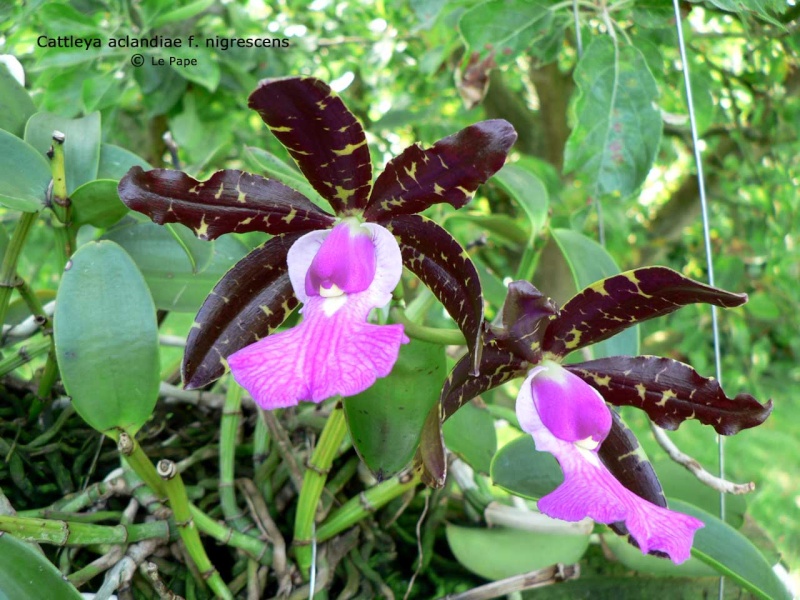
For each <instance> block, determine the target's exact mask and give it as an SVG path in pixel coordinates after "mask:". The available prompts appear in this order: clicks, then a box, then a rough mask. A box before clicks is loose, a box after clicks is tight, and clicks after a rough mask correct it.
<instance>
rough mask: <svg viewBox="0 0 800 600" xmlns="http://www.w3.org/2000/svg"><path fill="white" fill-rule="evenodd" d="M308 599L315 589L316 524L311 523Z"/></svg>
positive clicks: (311, 596) (311, 598) (312, 595)
mask: <svg viewBox="0 0 800 600" xmlns="http://www.w3.org/2000/svg"><path fill="white" fill-rule="evenodd" d="M308 587H309V589H308V600H313V598H314V594H315V593H316V591H317V524H316V523H312V524H311V574H310V576H309V578H308Z"/></svg>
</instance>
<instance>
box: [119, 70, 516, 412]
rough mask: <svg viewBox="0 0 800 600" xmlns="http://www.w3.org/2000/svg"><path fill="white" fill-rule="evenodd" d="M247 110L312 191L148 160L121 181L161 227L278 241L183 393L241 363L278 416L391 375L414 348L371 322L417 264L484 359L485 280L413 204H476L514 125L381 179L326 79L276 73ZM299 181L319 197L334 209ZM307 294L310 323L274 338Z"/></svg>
mask: <svg viewBox="0 0 800 600" xmlns="http://www.w3.org/2000/svg"><path fill="white" fill-rule="evenodd" d="M249 106H250V107H251V108H253V109H255V110H256V111H258V113H259V114H260V115H261V117H262V119H263V120H264V122H265V123H266V124H267V126H268V127H269V129H270V130H271V131H272V133H273V134H274V135H275V137H276V138H277V139H278V140H279V141H280V142H281V143H282V144H283V145H284V146H285V147H286V150H287V151H288V152H289V154H290V155H291V156H292V158H293V159H294V160H295V162H296V163H297V166H298V167H299V169H300V171H301V172H302V174H303V175H304V176H305V177H306V179H307V180H308V183H310V184H311V185H310V186H308V184H306V183H304V182H302V181H300V180H299V174H298V175H294V174H293V175H286V176H285V177H284V182H285V183H281V182H279V181H277V180H275V179H267V178H264V177H259V176H258V175H252V174H250V173H245V172H242V171H237V170H225V171H219V172H217V173H215V174H214V175H212V176H211V177H210V178H209V179H208V180H207V181H203V182H200V181H197V180H195V179H193V178H192V177H189V176H188V175H186V174H185V173H183V172H181V171H174V170H168V169H154V170H151V171H143V170H142V169H141V168H139V167H134V168H132V169H131V170H130V171H129V172H128V174H127V175H126V176H125V177H124V178H123V179H122V180H121V181H120V185H119V194H120V198H122V201H123V202H124V203H125V204H126V205H127V206H129V207H130V208H132V209H134V210H137V211H139V212H142V213H144V214H146V215H147V216H149V217H150V218H151V219H152V220H153V221H154V222H156V223H159V224H164V223H173V222H178V223H182V224H183V225H186V226H188V227H190V228H191V229H192V230H194V232H195V234H196V235H197V236H198V237H199V238H201V239H206V240H211V239H214V238H216V237H218V236H220V235H222V234H225V233H231V232H234V233H244V232H249V231H263V232H266V233H269V234H272V235H274V236H275V237H272V238H271V239H269V240H268V241H267V242H266V243H264V244H263V245H262V246H260V247H258V248H256V249H255V250H253V251H252V252H251V253H250V254H248V255H247V256H246V257H244V258H243V259H242V260H241V261H239V262H238V263H237V264H236V265H234V267H233V268H232V269H231V270H230V271H229V272H228V273H227V274H226V275H225V276H224V277H223V278H222V279H221V280H220V281H219V283H218V284H217V285H216V286H215V288H214V289H213V291H212V292H211V294H210V295H209V296H208V298H207V299H206V301H205V302H204V304H203V306H202V307H201V308H200V311H199V312H198V314H197V317H196V319H195V323H194V326H193V328H192V330H191V331H190V333H189V336H188V339H187V347H186V353H185V355H184V362H183V367H182V371H183V378H184V384H185V385H186V387H187V388H197V387H201V386H204V385H206V384H207V383H209V382H210V381H213V380H214V379H216V378H218V377H219V376H221V375H222V374H223V373H224V371H225V368H226V366H228V365H229V366H230V368H231V371H232V373H233V375H234V377H235V378H236V380H237V381H238V382H239V383H240V384H241V385H242V386H243V387H245V389H247V390H248V391H249V392H250V394H251V395H252V396H253V398H254V399H255V401H256V402H257V403H258V404H259V405H260V406H262V407H263V408H268V409H271V408H277V407H284V406H291V405H294V404H297V403H298V402H299V401H303V400H310V401H313V402H321V401H322V400H324V399H326V398H329V397H331V396H334V395H337V394H338V395H341V396H350V395H353V394H357V393H359V392H361V391H363V390H364V389H366V388H367V387H369V386H370V385H372V383H374V381H375V380H376V378H378V377H384V376H386V375H388V374H389V372H390V371H391V369H392V367H393V365H394V363H395V361H396V360H397V355H398V351H399V348H400V345H401V344H403V343H405V342H407V341H408V339H407V338H406V336H405V334H404V333H403V326H402V325H397V324H394V325H374V324H371V323H368V322H367V319H368V316H369V314H370V311H371V310H372V309H373V308H378V307H382V306H384V305H386V304H387V303H388V302H389V301H390V299H391V295H392V291H393V290H394V288H395V286H396V285H397V284H398V282H399V280H400V276H401V274H402V269H403V266H404V265H405V266H406V267H407V268H408V269H409V270H410V271H412V272H413V273H414V274H416V275H417V276H418V277H419V278H420V280H421V281H422V282H423V283H425V284H426V285H427V286H428V287H429V288H430V289H431V291H432V292H433V293H434V295H435V296H436V297H437V298H438V299H439V300H440V301H441V302H442V304H443V305H444V307H445V308H446V309H447V310H448V312H449V313H450V314H451V315H452V317H453V318H454V320H455V321H456V323H457V324H458V326H459V328H460V329H461V330H462V332H463V333H464V335H465V337H466V339H467V341H468V345H469V350H470V353H471V355H472V356H473V364H474V365H476V364H477V362H478V360H479V351H480V349H481V347H482V346H481V336H482V331H483V300H482V294H481V288H480V282H479V279H478V273H477V271H476V270H475V266H474V265H473V264H472V262H471V261H470V259H469V257H468V255H467V254H466V252H464V250H463V248H461V246H460V245H459V244H458V242H456V241H455V239H453V237H452V236H451V235H450V234H449V233H447V232H446V231H445V230H444V229H443V228H442V227H440V226H439V225H437V224H436V223H434V222H433V221H431V220H430V219H427V218H426V217H423V216H421V215H418V214H416V213H419V212H421V211H423V210H425V209H427V208H428V207H430V206H432V205H434V204H436V203H439V202H447V203H449V204H451V205H452V206H454V207H456V208H460V207H461V206H464V205H465V204H466V203H467V202H469V200H470V199H471V197H472V194H473V192H474V191H475V190H476V189H477V188H478V186H479V185H481V184H482V183H483V182H485V181H486V180H487V179H488V178H489V177H491V176H492V175H493V174H494V173H495V172H496V171H497V170H498V169H500V167H502V166H503V163H504V161H505V158H506V155H507V153H508V151H509V149H510V148H511V145H512V144H513V143H514V140H515V139H516V133H515V132H514V129H513V128H512V127H511V125H510V124H509V123H507V122H506V121H503V120H489V121H483V122H480V123H477V124H474V125H471V126H469V127H467V128H465V129H463V130H461V131H459V132H458V133H456V134H454V135H451V136H449V137H446V138H444V139H442V140H439V141H438V142H436V143H435V144H434V145H433V146H432V147H430V148H427V149H424V148H422V147H421V146H419V145H416V144H415V145H413V146H410V147H409V148H407V149H406V150H404V151H403V152H402V153H401V154H400V155H399V156H397V157H396V158H394V159H392V160H390V161H389V162H388V164H387V165H386V167H385V169H384V171H383V172H382V173H381V174H380V175H378V177H377V178H376V179H375V181H374V183H373V181H372V164H371V161H370V154H369V149H368V147H367V139H366V136H365V134H364V130H363V129H362V127H361V124H360V123H359V122H358V121H357V120H356V118H355V116H353V114H352V113H351V112H350V111H349V110H348V109H347V108H346V107H345V105H344V103H343V102H342V100H341V99H340V98H339V97H337V96H336V95H335V94H333V92H332V91H331V89H330V88H329V87H328V86H327V85H325V84H324V83H323V82H321V81H319V80H317V79H313V78H308V77H306V78H285V79H274V80H266V81H264V82H262V83H261V84H260V85H259V87H258V88H257V89H256V91H255V92H253V94H252V95H251V96H250V100H249ZM286 184H289V185H286ZM290 185H295V187H297V188H298V189H304V190H305V189H308V190H309V192H310V194H313V193H314V190H315V191H316V193H317V194H319V196H320V197H321V198H322V199H324V200H325V201H327V202H328V203H330V205H331V207H332V208H333V212H334V214H333V215H332V214H330V213H328V212H327V211H324V210H322V209H321V208H318V207H317V206H316V205H315V204H314V203H313V202H312V201H311V200H310V199H309V198H308V197H306V196H305V195H303V194H301V193H300V192H299V191H297V190H295V189H293V188H292V187H290ZM311 188H313V190H312V189H311ZM298 302H302V303H303V305H304V306H303V308H302V309H301V313H302V315H303V320H302V321H301V322H300V324H299V325H297V326H296V327H294V328H291V329H288V330H286V331H283V332H280V333H277V334H273V332H274V331H275V329H277V328H278V327H279V326H280V325H281V323H283V321H284V320H285V319H286V317H287V316H288V315H289V314H290V313H291V311H292V310H293V309H294V308H295V307H296V306H297V304H298ZM270 334H272V335H270Z"/></svg>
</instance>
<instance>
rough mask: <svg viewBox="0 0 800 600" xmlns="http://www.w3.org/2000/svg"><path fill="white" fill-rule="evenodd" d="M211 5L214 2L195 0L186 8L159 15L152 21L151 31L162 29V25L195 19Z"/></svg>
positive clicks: (181, 7) (210, 0) (212, 0)
mask: <svg viewBox="0 0 800 600" xmlns="http://www.w3.org/2000/svg"><path fill="white" fill-rule="evenodd" d="M212 4H214V0H195V1H194V2H190V3H189V4H187V5H186V6H179V7H178V8H173V9H172V10H170V11H167V12H165V13H164V14H162V15H159V16H158V17H156V18H155V19H153V22H152V23H150V26H151V27H152V28H153V29H157V28H158V27H163V26H164V25H169V24H170V23H178V22H180V21H186V20H187V19H191V18H193V17H196V16H197V15H199V14H200V13H201V12H203V11H204V10H206V9H207V8H208V7H209V6H211V5H212Z"/></svg>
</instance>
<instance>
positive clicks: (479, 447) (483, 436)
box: [442, 402, 497, 474]
mask: <svg viewBox="0 0 800 600" xmlns="http://www.w3.org/2000/svg"><path fill="white" fill-rule="evenodd" d="M442 431H443V433H444V441H445V443H446V444H447V447H448V448H449V449H450V450H451V451H452V452H455V453H456V454H457V455H458V456H460V457H461V459H462V460H463V461H464V462H465V463H467V464H468V465H469V466H470V467H472V468H473V469H475V470H476V471H480V472H481V473H486V474H488V473H489V469H490V468H491V464H492V458H494V454H495V452H497V433H496V432H495V429H494V418H492V415H491V414H490V413H489V411H488V410H486V409H485V408H479V407H478V406H477V405H476V404H475V403H473V402H470V403H468V404H465V405H464V406H463V407H461V410H459V411H458V412H456V413H455V414H454V415H453V416H452V417H450V418H449V419H448V420H447V421H445V422H444V424H443V425H442Z"/></svg>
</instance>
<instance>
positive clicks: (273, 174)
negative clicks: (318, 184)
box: [244, 146, 330, 210]
mask: <svg viewBox="0 0 800 600" xmlns="http://www.w3.org/2000/svg"><path fill="white" fill-rule="evenodd" d="M244 157H245V159H246V160H247V161H248V162H249V163H250V164H251V165H252V166H253V168H256V169H261V170H262V171H263V172H264V174H265V175H266V176H267V177H268V178H270V179H274V180H275V181H279V182H281V183H282V184H283V185H285V186H288V187H290V188H292V189H293V190H297V191H298V192H300V193H301V194H303V195H304V196H305V197H306V198H308V199H309V200H311V201H312V202H313V203H314V204H316V205H317V206H319V207H320V208H322V209H323V210H329V209H330V204H328V201H327V200H325V199H324V198H323V197H322V196H320V195H319V192H317V190H315V189H314V188H313V187H311V184H310V183H308V182H307V181H306V180H305V178H304V177H303V175H302V174H301V173H300V172H299V171H297V170H296V169H294V168H292V167H290V166H289V165H287V164H286V163H285V162H283V161H282V160H281V159H279V158H278V157H277V156H275V155H274V154H271V153H269V152H267V151H266V150H262V149H261V148H255V147H253V146H247V147H246V148H245V149H244Z"/></svg>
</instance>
